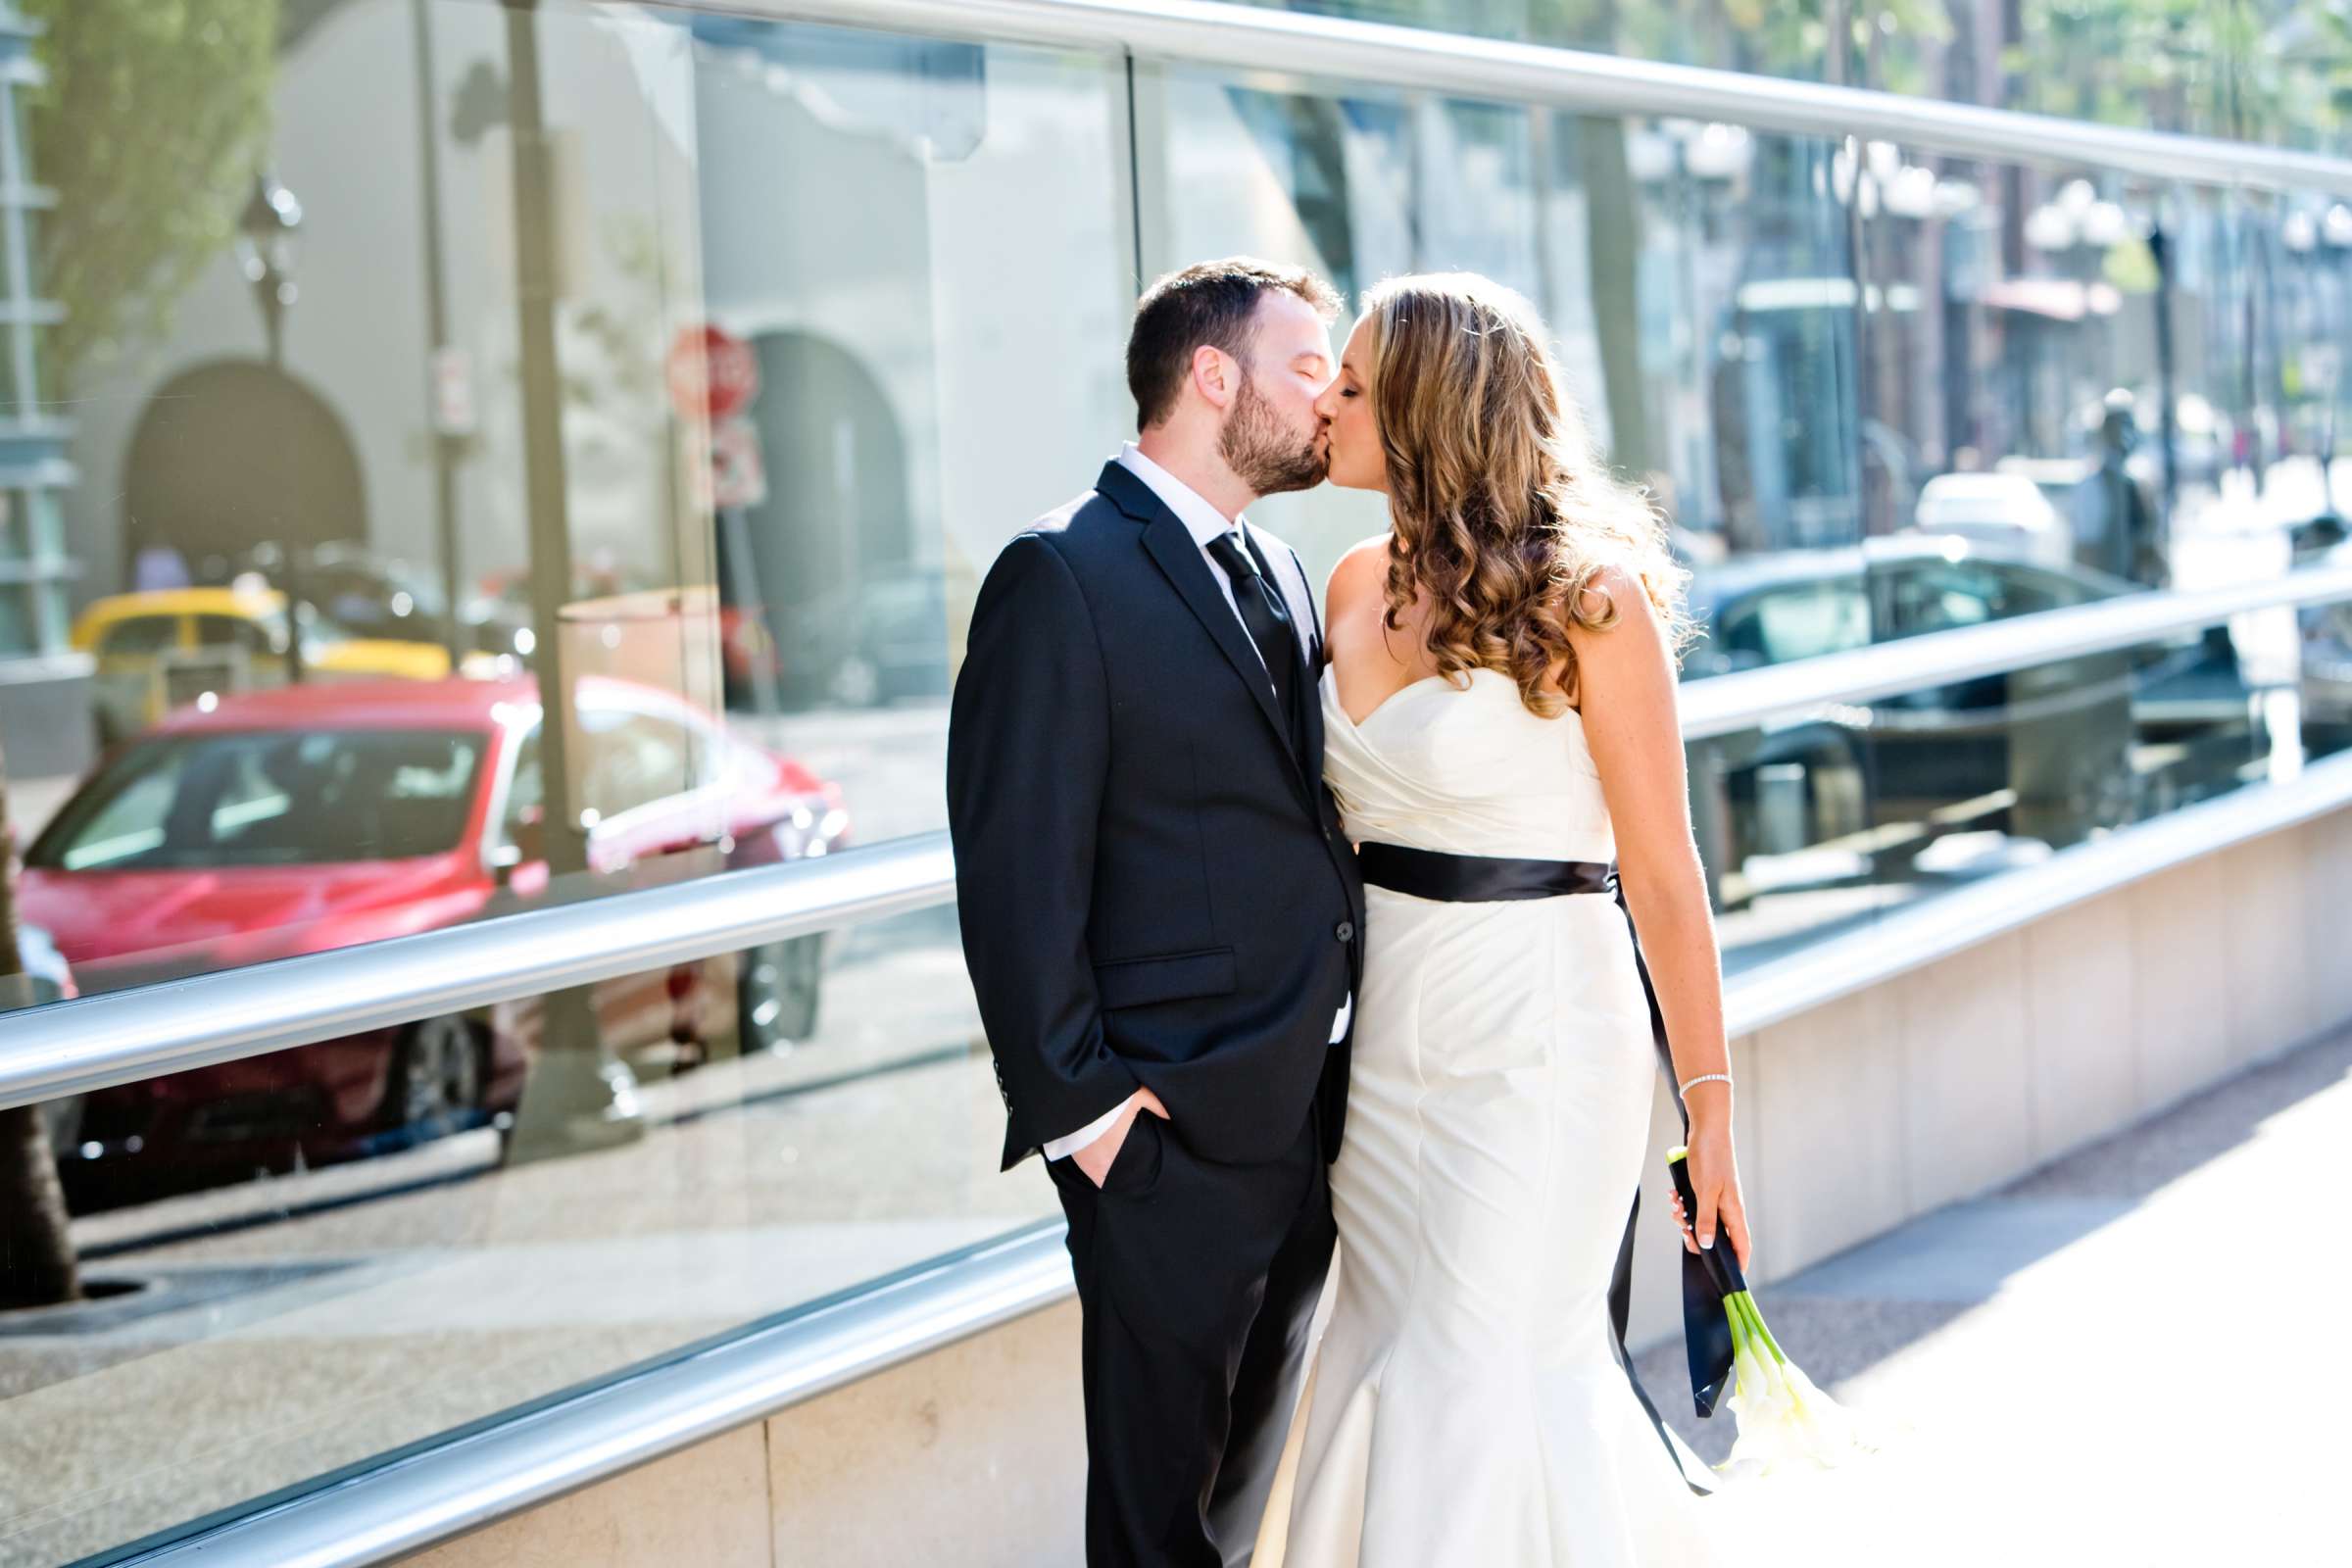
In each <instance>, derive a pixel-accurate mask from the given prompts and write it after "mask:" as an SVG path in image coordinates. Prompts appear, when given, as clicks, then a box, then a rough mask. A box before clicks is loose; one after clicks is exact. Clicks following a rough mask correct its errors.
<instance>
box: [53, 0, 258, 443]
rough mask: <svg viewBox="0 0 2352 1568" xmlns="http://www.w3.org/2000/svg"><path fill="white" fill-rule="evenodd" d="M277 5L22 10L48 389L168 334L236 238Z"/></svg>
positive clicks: (133, 0)
mask: <svg viewBox="0 0 2352 1568" xmlns="http://www.w3.org/2000/svg"><path fill="white" fill-rule="evenodd" d="M278 5H279V0H23V5H22V9H23V11H24V12H25V16H27V17H28V18H30V19H32V20H33V21H35V22H38V23H40V24H42V25H44V26H45V28H46V29H47V30H46V33H45V35H44V36H43V37H42V38H40V39H39V40H38V42H37V43H36V44H35V46H34V48H35V52H36V54H37V56H38V58H39V60H40V62H41V64H42V66H43V67H44V68H45V69H46V70H47V73H48V78H49V79H48V82H47V84H46V85H44V86H43V87H41V88H39V89H38V90H37V91H35V92H34V93H32V94H31V95H30V100H29V101H30V111H29V120H30V126H31V128H30V135H29V140H30V141H31V144H32V160H33V169H34V177H35V178H37V179H38V180H39V181H40V182H41V183H42V184H45V185H47V186H49V187H51V188H52V189H54V190H55V191H56V192H57V193H58V205H57V209H56V211H55V212H53V213H50V214H48V215H46V216H45V217H44V219H43V221H42V224H41V229H40V251H41V254H40V264H39V265H40V282H41V291H42V292H43V293H44V294H45V295H46V296H47V297H48V298H50V299H53V300H56V301H58V302H59V303H61V304H62V305H64V306H65V308H66V318H65V320H64V321H62V322H61V323H59V324H58V325H57V326H55V327H53V328H51V330H50V333H49V339H48V341H49V345H50V354H51V357H52V364H53V365H54V367H55V368H56V370H57V376H56V381H57V382H58V383H60V384H58V385H53V386H52V388H51V389H50V392H51V395H52V396H56V395H58V394H59V393H60V392H62V391H64V390H66V388H67V387H68V386H70V384H71V381H72V378H73V372H74V370H75V368H77V367H78V366H80V365H81V364H82V363H84V361H85V360H86V359H87V358H88V357H89V355H90V354H91V353H92V352H93V351H95V350H100V349H105V348H109V347H112V346H114V345H115V344H118V343H120V342H122V341H123V340H125V339H139V338H152V337H157V336H160V335H162V333H163V332H164V331H165V330H166V329H167V328H168V326H169V324H170V320H171V313H172V306H173V305H174V304H175V303H176V302H177V301H178V299H179V298H180V296H181V295H183V294H184V293H186V291H187V289H188V287H189V286H190V285H191V284H192V283H194V282H195V280H196V278H197V276H198V275H199V274H200V273H201V272H202V270H203V269H204V268H205V266H206V265H207V264H208V263H209V262H210V261H211V260H212V259H213V258H214V257H215V256H216V255H218V254H219V253H220V251H221V247H222V246H223V245H226V244H227V243H228V242H229V240H230V239H231V238H232V237H233V233H234V229H235V222H236V217H237V213H238V212H239V210H240V209H241V207H242V205H243V202H244V198H245V194H246V191H247V188H248V187H249V186H250V184H251V183H252V180H253V176H254V172H255V168H256V164H257V161H258V160H259V158H260V156H261V155H262V152H263V150H264V148H265V147H266V145H267V142H268V137H269V132H270V84H271V80H272V78H273V76H274V74H275V69H276V58H277V56H276V46H277V27H278V20H279V18H278Z"/></svg>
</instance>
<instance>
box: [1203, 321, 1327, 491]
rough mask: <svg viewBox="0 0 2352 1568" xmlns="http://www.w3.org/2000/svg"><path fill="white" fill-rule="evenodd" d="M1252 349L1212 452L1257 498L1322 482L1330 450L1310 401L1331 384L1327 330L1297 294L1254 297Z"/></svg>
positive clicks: (1242, 368) (1313, 400)
mask: <svg viewBox="0 0 2352 1568" xmlns="http://www.w3.org/2000/svg"><path fill="white" fill-rule="evenodd" d="M1252 327H1253V330H1252V334H1251V341H1250V355H1249V357H1248V358H1247V359H1246V360H1244V361H1243V362H1242V365H1241V379H1240V384H1239V386H1238V387H1237V388H1236V390H1235V393H1234V399H1233V403H1232V405H1231V406H1230V407H1229V408H1227V409H1226V411H1225V423H1224V427H1223V429H1222V430H1221V431H1220V432H1219V433H1218V437H1217V450H1218V453H1219V454H1220V455H1221V456H1222V457H1223V458H1224V459H1225V462H1226V464H1227V466H1230V467H1231V468H1232V469H1233V471H1234V475H1235V477H1237V478H1239V479H1240V480H1241V481H1242V482H1243V483H1244V484H1246V485H1248V486H1249V487H1250V489H1251V490H1253V491H1255V492H1256V493H1257V494H1259V495H1261V496H1270V495H1278V494H1280V493H1281V492H1283V491H1286V490H1309V489H1312V488H1313V487H1314V486H1316V485H1318V484H1321V483H1322V482H1323V474H1324V471H1325V469H1326V468H1327V467H1328V466H1330V461H1331V459H1330V453H1329V451H1328V450H1327V449H1326V447H1325V445H1324V441H1323V417H1322V415H1320V414H1318V413H1317V412H1316V409H1315V400H1316V399H1317V398H1319V397H1321V396H1322V394H1323V389H1324V387H1326V386H1328V385H1329V384H1330V383H1331V375H1332V368H1331V332H1330V329H1329V328H1328V327H1327V326H1325V325H1324V323H1323V318H1322V317H1320V316H1318V315H1316V314H1315V308H1314V307H1313V306H1311V305H1309V304H1307V303H1306V301H1304V300H1302V299H1300V298H1299V296H1298V295H1296V294H1290V293H1282V292H1269V293H1268V294H1266V295H1264V296H1263V297H1262V298H1260V299H1259V300H1258V302H1257V315H1256V319H1255V320H1254V321H1253V323H1252Z"/></svg>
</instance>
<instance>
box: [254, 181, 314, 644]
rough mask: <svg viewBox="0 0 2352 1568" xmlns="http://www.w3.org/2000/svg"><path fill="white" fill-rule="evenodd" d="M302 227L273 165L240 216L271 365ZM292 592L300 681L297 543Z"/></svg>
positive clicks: (285, 555)
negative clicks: (296, 236) (274, 171)
mask: <svg viewBox="0 0 2352 1568" xmlns="http://www.w3.org/2000/svg"><path fill="white" fill-rule="evenodd" d="M301 228H302V202H301V201H300V200H299V199H298V198H297V197H296V196H295V194H294V193H293V192H292V191H290V190H288V189H286V187H285V186H284V185H282V184H280V183H279V182H278V178H277V176H276V175H275V174H272V173H270V172H269V171H268V170H264V171H262V172H260V173H258V174H256V175H254V176H253V194H252V195H251V196H250V197H248V198H246V201H245V211H244V212H242V213H240V214H239V215H238V216H237V260H238V261H239V263H240V264H242V266H243V267H244V269H245V281H246V282H248V283H251V284H252V285H253V297H254V299H255V300H256V301H258V302H259V303H260V305H261V307H262V331H263V333H264V334H265V335H266V336H267V338H268V340H269V344H270V369H272V370H283V369H284V368H285V320H286V308H287V307H288V306H290V305H292V304H293V303H294V300H295V296H296V293H297V290H296V289H295V287H294V236H295V235H296V234H297V233H298V232H300V230H301ZM277 557H278V564H279V570H280V573H281V580H280V583H279V587H280V589H281V591H282V592H283V593H284V594H285V596H286V679H287V680H289V681H292V682H295V683H297V684H299V683H300V682H301V681H302V679H303V676H304V673H305V671H304V668H303V657H302V655H303V647H302V635H303V631H304V621H305V620H306V618H307V616H306V615H305V613H304V612H305V611H306V610H307V609H308V608H309V607H308V606H307V605H306V604H304V602H303V597H302V584H301V564H300V563H299V562H298V561H297V560H296V559H295V552H294V548H293V547H292V546H285V547H281V548H280V549H279V550H278V551H277Z"/></svg>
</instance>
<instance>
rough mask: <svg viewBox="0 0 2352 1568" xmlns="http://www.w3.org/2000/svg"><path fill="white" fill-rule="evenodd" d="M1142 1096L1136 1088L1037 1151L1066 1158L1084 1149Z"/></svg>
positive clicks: (1049, 1156) (1053, 1156) (1052, 1157)
mask: <svg viewBox="0 0 2352 1568" xmlns="http://www.w3.org/2000/svg"><path fill="white" fill-rule="evenodd" d="M1143 1098H1144V1092H1143V1091H1142V1090H1141V1089H1138V1090H1137V1091H1136V1092H1135V1093H1134V1094H1132V1095H1129V1096H1128V1097H1127V1098H1126V1099H1125V1100H1122V1101H1120V1102H1119V1103H1117V1104H1115V1105H1113V1106H1111V1107H1110V1108H1109V1109H1108V1110H1106V1111H1104V1112H1103V1114H1102V1115H1100V1116H1097V1117H1096V1118H1095V1119H1094V1120H1093V1121H1090V1122H1088V1123H1087V1124H1086V1125H1085V1126H1083V1127H1081V1128H1079V1129H1078V1130H1077V1131H1076V1132H1074V1133H1071V1134H1069V1135H1068V1136H1067V1137H1064V1138H1056V1139H1054V1141H1053V1142H1052V1143H1050V1144H1047V1145H1046V1146H1045V1147H1044V1148H1043V1149H1041V1150H1040V1151H1039V1152H1040V1153H1042V1154H1044V1155H1045V1156H1046V1157H1047V1158H1048V1159H1067V1158H1068V1157H1069V1156H1070V1155H1072V1154H1075V1153H1076V1152H1078V1151H1080V1150H1081V1149H1084V1148H1085V1147H1086V1146H1087V1145H1089V1144H1091V1143H1093V1142H1094V1141H1095V1140H1096V1139H1098V1138H1101V1137H1102V1136H1103V1134H1104V1133H1106V1132H1108V1131H1110V1129H1111V1128H1112V1127H1113V1126H1114V1125H1116V1124H1117V1122H1118V1119H1119V1118H1120V1117H1121V1116H1124V1115H1125V1114H1127V1107H1128V1106H1130V1105H1132V1104H1134V1103H1136V1102H1137V1101H1139V1100H1141V1099H1143Z"/></svg>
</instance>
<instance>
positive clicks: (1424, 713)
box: [1255, 670, 1715, 1568]
mask: <svg viewBox="0 0 2352 1568" xmlns="http://www.w3.org/2000/svg"><path fill="white" fill-rule="evenodd" d="M1322 701H1323V711H1324V716H1325V719H1326V730H1327V737H1328V738H1327V743H1326V748H1327V749H1326V756H1325V763H1324V767H1325V775H1326V777H1327V778H1329V780H1330V781H1331V784H1332V788H1333V790H1334V791H1335V792H1336V794H1337V795H1338V797H1339V800H1340V804H1341V807H1342V809H1343V810H1344V812H1345V813H1346V818H1347V828H1348V837H1349V838H1350V839H1352V840H1354V841H1356V842H1358V843H1364V842H1380V843H1388V844H1398V845H1404V846H1407V847H1410V848H1414V849H1422V850H1435V851H1440V852H1444V853H1447V854H1454V855H1476V856H1503V857H1511V858H1528V859H1546V860H1595V861H1607V860H1612V859H1614V858H1615V853H1616V846H1615V840H1614V838H1613V835H1612V834H1611V832H1610V826H1609V814H1608V809H1607V807H1606V805H1605V803H1604V802H1603V800H1602V796H1601V790H1600V780H1599V776H1598V773H1597V770H1596V769H1595V767H1594V765H1593V758H1592V754H1591V752H1590V751H1589V750H1588V749H1587V747H1586V743H1585V734H1584V726H1583V721H1582V719H1581V718H1579V717H1578V716H1577V715H1576V714H1574V713H1569V714H1566V715H1564V716H1562V717H1560V718H1556V719H1544V718H1541V717H1538V716H1537V715H1536V714H1534V713H1532V712H1530V711H1528V710H1527V709H1526V708H1525V707H1524V706H1523V705H1522V704H1521V702H1520V700H1519V692H1518V688H1517V686H1516V685H1515V684H1514V683H1513V682H1512V681H1511V680H1510V678H1509V677H1507V676H1505V675H1502V674H1499V673H1497V672H1495V671H1492V670H1480V671H1477V672H1475V673H1473V674H1472V675H1470V676H1469V677H1468V686H1467V688H1463V687H1460V686H1456V685H1454V684H1452V683H1451V682H1449V681H1447V680H1446V679H1443V678H1433V679H1430V680H1425V681H1421V682H1419V683H1417V684H1415V685H1412V686H1408V687H1406V688H1405V689H1403V690H1402V691H1400V692H1398V693H1397V694H1396V695H1395V696H1393V697H1391V698H1390V699H1389V700H1388V701H1387V702H1385V703H1383V704H1382V705H1381V706H1380V707H1379V708H1378V709H1377V710H1375V711H1373V712H1372V713H1370V714H1369V715H1367V716H1366V717H1365V719H1364V720H1363V722H1362V723H1360V724H1358V723H1355V722H1353V721H1352V720H1350V719H1349V718H1348V714H1347V712H1346V711H1345V710H1344V709H1343V708H1342V707H1341V706H1340V702H1339V698H1338V695H1337V688H1336V686H1335V684H1334V683H1333V681H1332V679H1331V677H1330V676H1329V675H1326V676H1325V679H1324V682H1323V695H1322ZM1366 897H1367V901H1368V905H1367V924H1366V930H1365V941H1366V947H1365V954H1364V978H1363V987H1362V992H1361V995H1360V996H1359V997H1358V999H1357V1003H1356V1005H1357V1009H1358V1011H1357V1022H1356V1028H1355V1053H1354V1063H1353V1078H1352V1081H1351V1086H1350V1089H1349V1092H1348V1125H1347V1134H1346V1137H1345V1139H1344V1141H1343V1143H1342V1146H1341V1151H1340V1157H1339V1159H1338V1161H1337V1162H1336V1163H1335V1164H1334V1165H1333V1167H1332V1172H1331V1191H1332V1204H1333V1208H1334V1210H1335V1212H1336V1214H1337V1216H1338V1220H1339V1232H1340V1260H1339V1264H1338V1275H1337V1281H1336V1284H1335V1286H1334V1287H1333V1288H1334V1290H1335V1291H1336V1295H1335V1296H1334V1298H1333V1299H1332V1300H1331V1302H1330V1317H1329V1323H1328V1327H1327V1328H1326V1330H1325V1332H1324V1334H1323V1337H1322V1339H1321V1341H1320V1344H1319V1347H1318V1348H1317V1350H1316V1351H1315V1362H1314V1366H1313V1370H1312V1374H1311V1377H1310V1379H1309V1381H1308V1383H1307V1386H1306V1389H1307V1392H1306V1393H1305V1395H1304V1396H1303V1397H1302V1398H1301V1401H1300V1405H1299V1413H1298V1416H1297V1420H1296V1422H1295V1425H1294V1428H1293V1432H1292V1451H1291V1453H1290V1454H1289V1455H1288V1456H1287V1457H1286V1460H1285V1471H1284V1474H1283V1475H1282V1477H1281V1478H1280V1481H1279V1482H1278V1484H1277V1488H1276V1493H1275V1497H1274V1502H1273V1505H1272V1506H1271V1507H1270V1508H1269V1509H1268V1512H1267V1516H1266V1522H1265V1527H1264V1529H1263V1531H1262V1533H1261V1536H1260V1540H1259V1544H1258V1549H1257V1554H1256V1558H1255V1563H1256V1568H1277V1565H1281V1568H1457V1565H1458V1568H1554V1565H1569V1564H1574V1565H1577V1568H1586V1565H1593V1568H1619V1565H1624V1568H1632V1565H1637V1564H1639V1565H1644V1568H1652V1565H1654V1568H1691V1565H1697V1564H1704V1563H1707V1562H1710V1561H1712V1560H1714V1557H1715V1550H1714V1548H1713V1547H1712V1545H1711V1544H1710V1538H1711V1536H1712V1534H1713V1531H1712V1529H1711V1528H1710V1527H1711V1525H1712V1524H1713V1523H1714V1521H1713V1520H1711V1519H1710V1518H1709V1517H1708V1510H1709V1507H1710V1501H1709V1499H1707V1498H1704V1497H1701V1496H1699V1495H1695V1494H1694V1493H1693V1492H1692V1490H1691V1487H1690V1485H1689V1484H1688V1483H1687V1482H1686V1480H1685V1478H1684V1467H1688V1469H1689V1472H1690V1474H1691V1476H1693V1477H1705V1476H1706V1475H1707V1471H1706V1470H1705V1468H1704V1466H1703V1465H1702V1464H1701V1463H1700V1462H1699V1460H1698V1459H1697V1458H1696V1457H1695V1456H1693V1455H1692V1454H1691V1452H1690V1451H1689V1450H1688V1449H1687V1448H1683V1447H1682V1446H1680V1445H1672V1446H1670V1444H1672V1440H1671V1439H1670V1438H1669V1437H1668V1436H1667V1435H1666V1434H1665V1433H1664V1432H1663V1430H1662V1429H1661V1428H1659V1427H1657V1426H1655V1425H1653V1424H1652V1422H1651V1420H1650V1418H1649V1416H1648V1414H1647V1413H1646V1412H1645V1411H1644V1410H1643V1409H1642V1404H1641V1402H1640V1400H1639V1399H1638V1397H1636V1395H1635V1393H1634V1389H1633V1385H1632V1383H1631V1381H1630V1380H1629V1378H1628V1376H1627V1374H1626V1372H1625V1370H1624V1369H1623V1367H1622V1366H1621V1365H1620V1363H1619V1362H1618V1360H1617V1358H1616V1356H1615V1353H1614V1350H1613V1343H1614V1341H1613V1336H1612V1334H1611V1332H1610V1325H1609V1316H1608V1306H1607V1292H1608V1286H1609V1279H1610V1273H1611V1270H1612V1268H1613V1266H1614V1264H1615V1262H1616V1257H1617V1250H1618V1245H1619V1242H1620V1241H1621V1239H1622V1238H1623V1236H1624V1232H1625V1220H1626V1212H1627V1207H1628V1205H1629V1204H1630V1203H1631V1202H1632V1201H1633V1197H1634V1192H1635V1189H1636V1187H1637V1185H1638V1183H1639V1181H1640V1177H1641V1174H1642V1170H1641V1167H1642V1155H1643V1150H1644V1148H1645V1146H1646V1142H1647V1137H1648V1130H1649V1112H1650V1103H1651V1096H1652V1094H1653V1093H1654V1091H1655V1086H1656V1083H1657V1075H1658V1067H1657V1058H1656V1055H1655V1052H1654V1048H1653V1046H1652V1044H1651V1038H1650V1027H1649V1014H1648V1009H1647V1004H1646V1002H1645V1000H1644V997H1643V993H1642V981H1641V975H1640V972H1639V970H1638V969H1637V968H1636V966H1635V959H1634V950H1633V943H1632V939H1631V935H1630V933H1629V930H1628V927H1627V923H1626V916H1625V914H1624V912H1623V911H1622V910H1621V909H1620V908H1619V907H1618V906H1617V904H1616V903H1615V902H1614V901H1613V900H1612V899H1610V898H1608V897H1606V896H1603V895H1593V894H1583V895H1571V896H1568V897H1561V898H1549V899H1540V900H1528V901H1523V902H1512V903H1493V904H1444V903H1432V902H1429V901H1427V900H1423V899H1417V898H1411V897H1407V896H1405V895H1403V894H1399V893H1395V892H1391V891H1389V890H1386V889H1382V888H1371V889H1368V890H1367V894H1366ZM1662 1223H1663V1222H1661V1224H1662ZM1656 1240H1657V1241H1658V1243H1659V1245H1672V1243H1671V1240H1670V1239H1669V1238H1668V1237H1667V1235H1666V1233H1665V1232H1664V1231H1663V1230H1662V1229H1661V1230H1660V1231H1659V1233H1658V1235H1657V1237H1656ZM1678 1456H1679V1463H1678Z"/></svg>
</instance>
